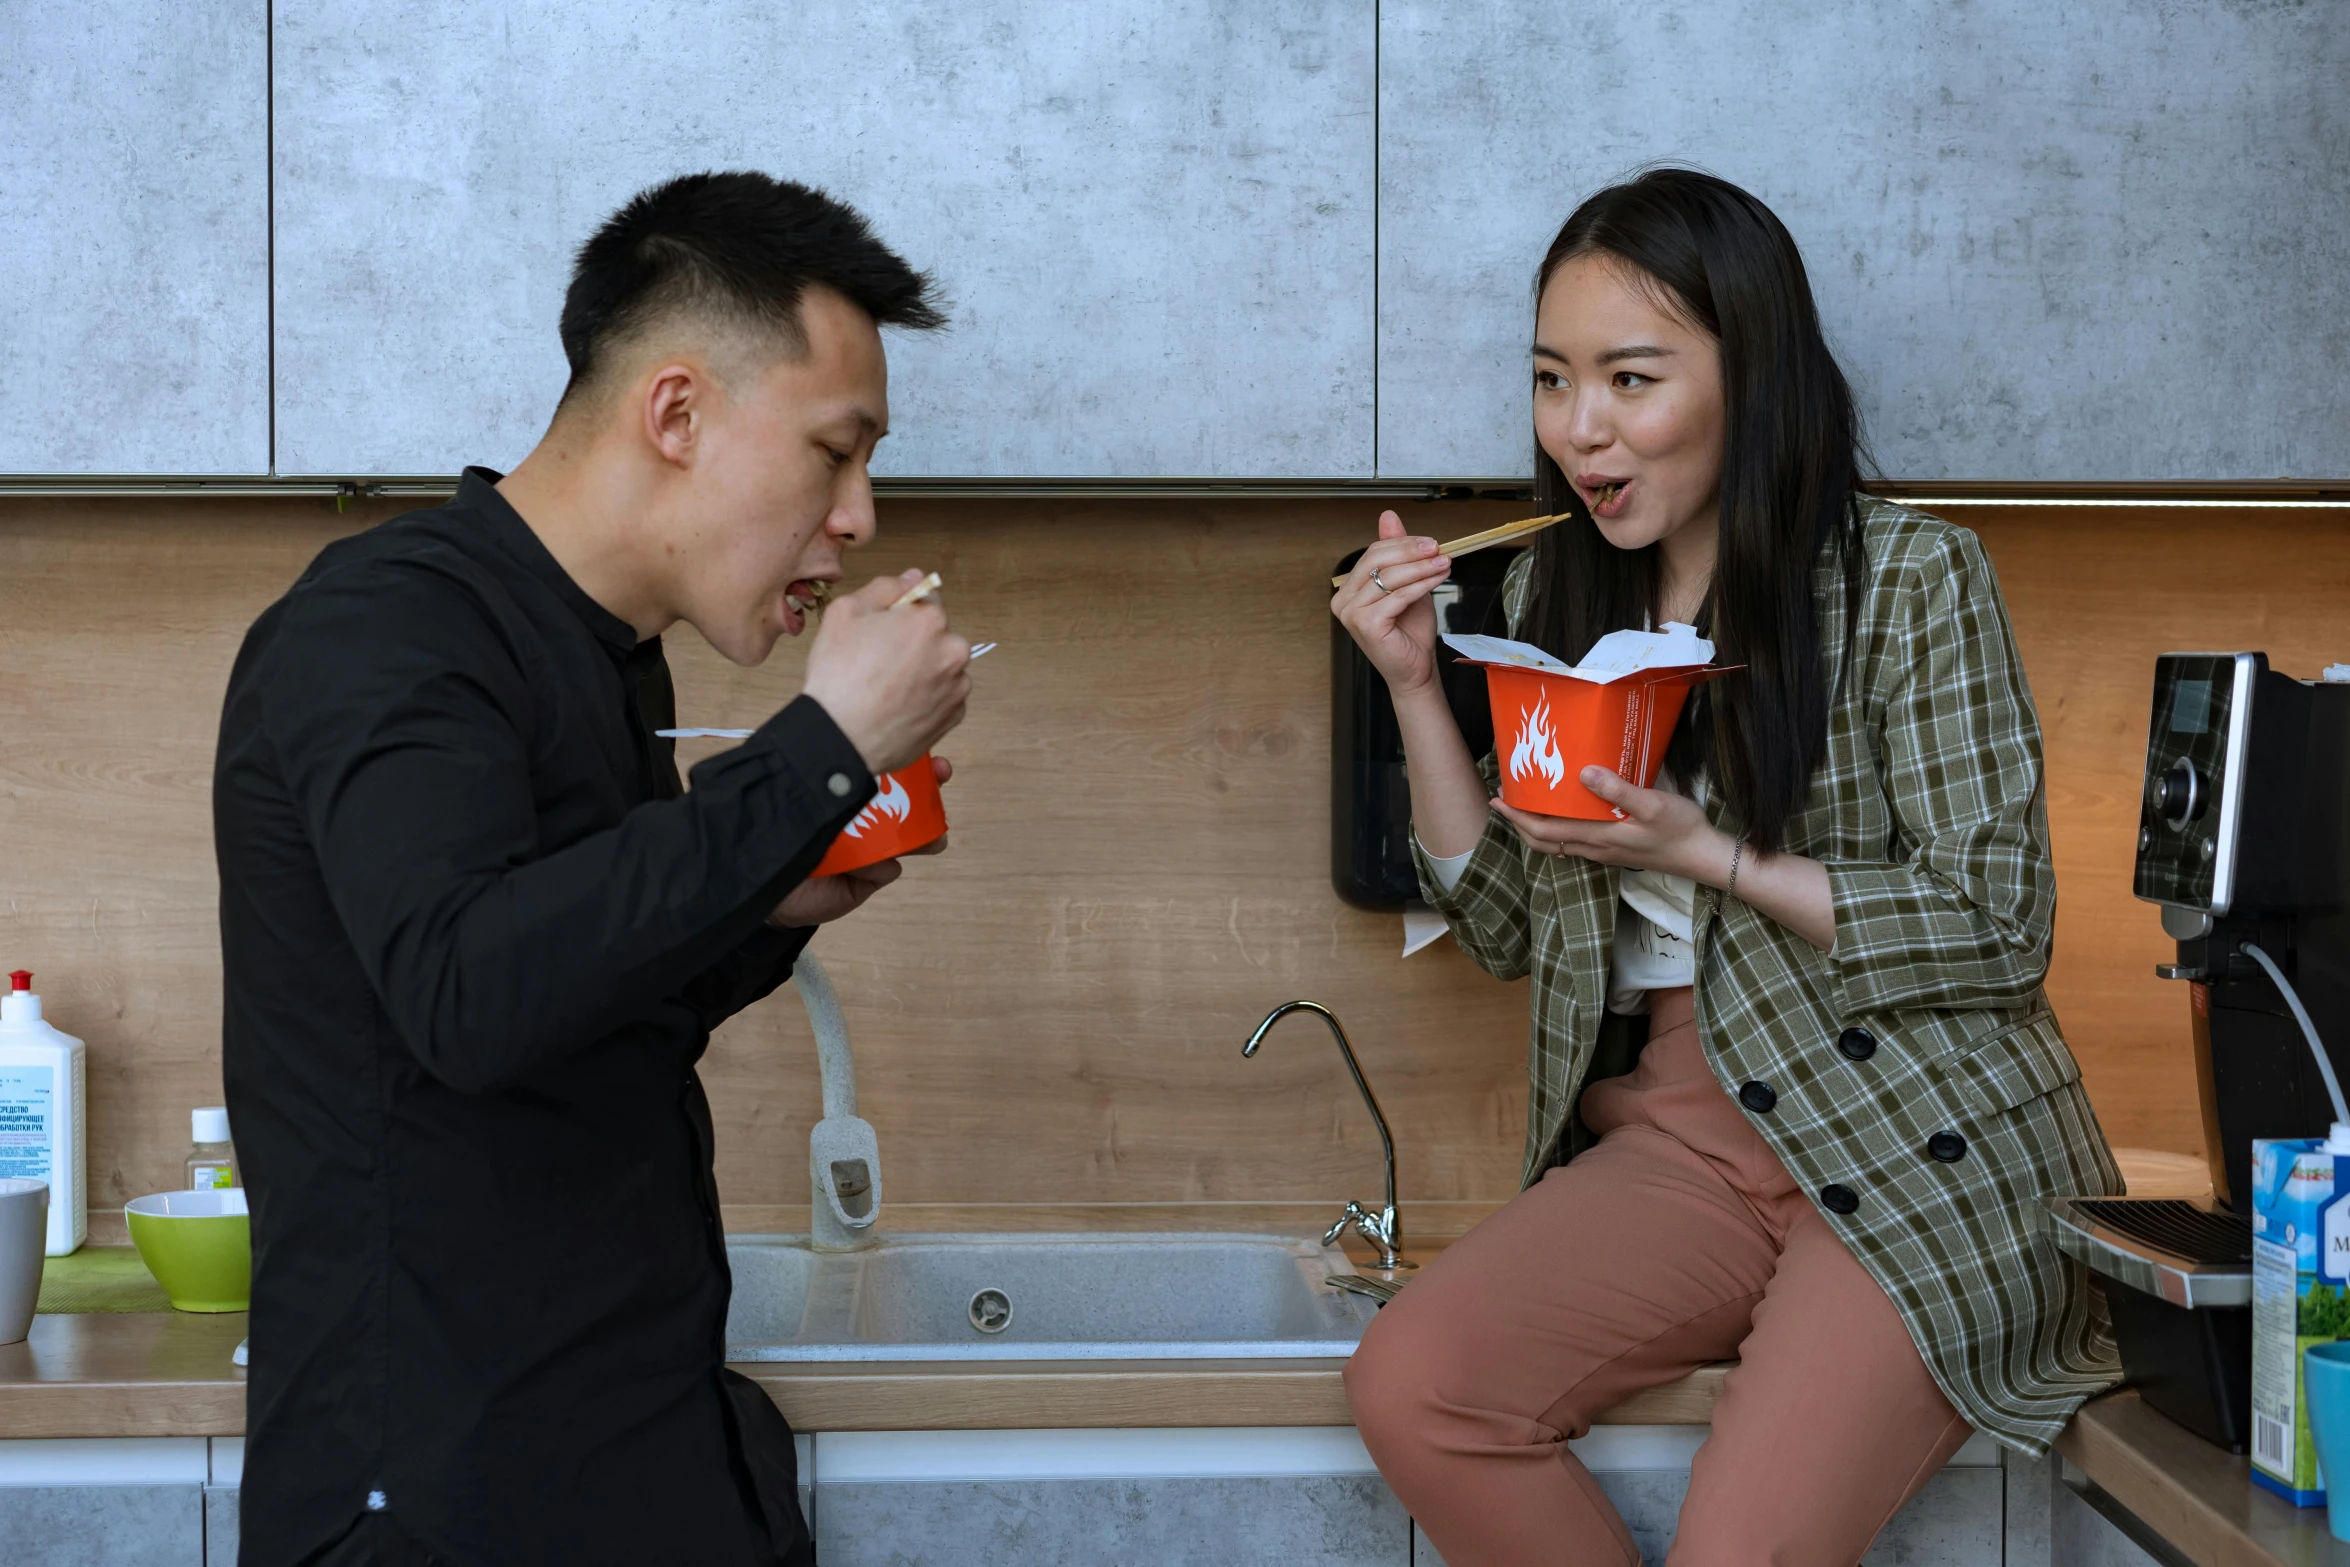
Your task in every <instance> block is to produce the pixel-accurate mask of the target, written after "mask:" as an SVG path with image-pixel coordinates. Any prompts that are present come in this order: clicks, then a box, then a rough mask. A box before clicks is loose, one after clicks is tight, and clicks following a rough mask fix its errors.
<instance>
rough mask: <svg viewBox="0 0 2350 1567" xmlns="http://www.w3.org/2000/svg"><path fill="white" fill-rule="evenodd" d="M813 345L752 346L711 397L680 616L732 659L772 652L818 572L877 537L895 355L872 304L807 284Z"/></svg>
mask: <svg viewBox="0 0 2350 1567" xmlns="http://www.w3.org/2000/svg"><path fill="white" fill-rule="evenodd" d="M800 323H801V329H802V331H803V332H804V334H805V335H806V338H807V345H808V346H807V351H806V353H804V354H802V355H798V356H774V357H770V356H760V357H758V358H753V359H746V361H745V363H744V366H743V368H742V369H741V370H739V371H737V372H736V373H735V374H734V375H733V376H732V377H731V378H730V380H729V381H728V383H727V384H725V385H723V386H722V388H721V389H720V395H719V396H717V397H715V398H713V399H712V401H711V403H710V404H709V405H708V407H707V421H706V423H705V424H704V425H703V427H702V430H701V432H700V434H699V436H698V438H697V443H696V444H697V452H696V456H695V461H694V465H693V473H692V479H691V485H692V495H691V503H690V505H691V511H690V517H689V518H688V520H687V522H686V525H685V527H684V528H683V529H681V530H680V531H679V532H678V533H677V534H674V535H672V537H671V538H670V540H669V544H668V547H669V548H671V549H672V550H677V551H681V552H685V557H686V558H685V559H684V561H683V563H682V569H681V571H680V579H679V580H680V584H681V587H682V589H683V594H682V597H683V603H682V604H681V605H680V609H681V611H682V615H683V618H684V619H686V620H688V621H690V622H692V623H693V625H694V628H695V629H696V630H698V631H700V632H701V633H702V636H703V637H704V638H705V639H706V640H707V641H708V642H709V643H710V645H711V646H712V647H714V648H716V649H717V650H718V651H719V652H720V653H721V654H722V655H724V656H725V657H726V658H727V659H728V660H729V661H731V662H733V663H736V664H740V665H742V666H744V667H745V668H748V667H750V666H753V665H756V664H758V663H760V662H762V661H764V660H765V659H766V657H767V655H768V654H769V653H771V652H773V651H774V649H775V641H776V638H777V637H780V636H797V635H798V634H799V633H800V631H801V630H802V629H804V628H805V626H806V625H807V619H808V609H809V608H810V606H812V605H813V603H814V602H815V599H816V596H817V593H818V592H819V591H820V590H819V589H818V587H817V585H818V584H829V583H833V582H837V581H839V580H840V576H841V556H842V553H843V552H844V551H845V550H849V549H855V548H858V547H860V546H862V545H864V544H866V543H868V542H870V541H871V539H872V537H873V528H874V519H873V482H872V477H871V475H870V474H869V473H868V471H867V464H868V463H869V462H870V461H871V459H872V456H873V447H874V443H875V442H877V441H879V440H880V439H881V437H882V435H883V434H885V433H886V432H887V430H888V428H889V367H888V364H887V362H886V360H885V358H884V356H883V353H882V347H881V333H880V331H879V329H877V328H876V327H875V326H874V324H873V320H872V318H871V317H870V316H868V315H866V314H865V312H864V311H862V310H860V309H858V308H857V307H856V306H855V305H853V304H851V303H850V302H849V301H848V300H847V299H845V298H843V297H842V296H841V295H839V294H837V293H835V292H833V291H832V290H831V289H828V288H824V287H820V286H817V287H811V288H809V289H808V291H807V293H806V295H805V296H804V297H803V298H802V300H801V302H800Z"/></svg>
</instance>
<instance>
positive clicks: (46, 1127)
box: [0, 1066, 57, 1181]
mask: <svg viewBox="0 0 2350 1567" xmlns="http://www.w3.org/2000/svg"><path fill="white" fill-rule="evenodd" d="M56 1107H57V1074H56V1071H55V1069H54V1068H51V1067H45V1066H0V1176H10V1175H15V1176H27V1177H30V1178H31V1179H33V1180H36V1181H45V1180H48V1179H49V1161H50V1157H51V1153H52V1150H53V1139H52V1137H51V1127H52V1124H53V1117H54V1116H55V1114H56Z"/></svg>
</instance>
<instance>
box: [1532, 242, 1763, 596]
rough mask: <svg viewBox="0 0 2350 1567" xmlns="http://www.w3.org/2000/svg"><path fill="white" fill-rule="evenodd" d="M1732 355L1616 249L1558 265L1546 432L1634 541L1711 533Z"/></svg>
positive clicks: (1539, 346) (1544, 309) (1542, 367)
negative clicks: (1665, 300)
mask: <svg viewBox="0 0 2350 1567" xmlns="http://www.w3.org/2000/svg"><path fill="white" fill-rule="evenodd" d="M1722 424H1723V416H1722V356H1721V350H1720V348H1719V346H1718V345H1717V344H1716V343H1715V342H1714V339H1713V338H1712V336H1710V335H1709V334H1708V333H1707V332H1706V331H1705V330H1704V329H1703V328H1701V327H1697V326H1693V325H1691V324H1690V323H1689V322H1687V321H1684V320H1682V319H1681V318H1680V317H1679V316H1678V315H1676V314H1674V313H1672V312H1671V311H1669V310H1667V309H1666V308H1665V307H1664V306H1663V305H1662V304H1661V303H1660V296H1659V291H1658V290H1657V289H1656V287H1655V286H1654V285H1652V284H1649V283H1647V282H1646V281H1645V280H1644V279H1643V278H1642V277H1641V276H1640V275H1639V274H1637V273H1635V272H1633V271H1632V269H1631V268H1630V267H1629V266H1628V265H1627V264H1626V263H1624V262H1622V261H1619V260H1617V259H1616V258H1614V257H1612V256H1605V255H1590V256H1578V257H1576V258H1575V259H1574V260H1572V261H1568V262H1565V263H1564V264H1562V265H1561V266H1560V267H1559V269H1558V270H1557V271H1556V272H1553V273H1552V274H1551V275H1550V282H1549V283H1548V284H1547V285H1545V286H1544V288H1543V290H1542V300H1541V303H1540V305H1539V306H1538V307H1537V308H1536V310H1535V315H1534V438H1535V439H1536V440H1537V441H1539V442H1541V444H1542V449H1543V450H1544V451H1545V452H1547V453H1549V455H1550V460H1551V461H1552V462H1555V463H1557V464H1558V465H1559V471H1560V472H1562V473H1564V474H1565V475H1566V476H1567V480H1568V482H1569V483H1571V484H1572V485H1573V486H1574V487H1575V493H1576V494H1578V495H1580V496H1581V497H1582V498H1583V504H1584V505H1585V506H1587V507H1589V508H1590V510H1591V516H1592V519H1593V520H1594V521H1595V522H1597V523H1598V524H1599V531H1600V532H1601V533H1602V534H1604V535H1606V537H1607V541H1608V542H1609V543H1610V544H1613V545H1614V546H1616V548H1618V549H1625V550H1633V549H1640V548H1643V547H1644V546H1647V545H1650V544H1655V543H1658V542H1660V541H1663V540H1666V539H1670V538H1673V537H1674V536H1676V535H1681V534H1683V533H1684V531H1685V530H1696V531H1695V532H1694V533H1691V534H1689V535H1688V537H1689V538H1690V540H1691V542H1695V541H1696V540H1697V539H1700V538H1702V539H1704V540H1706V541H1709V542H1710V541H1711V540H1712V538H1713V537H1714V530H1715V520H1716V517H1717V515H1718V512H1719V509H1720V499H1721V488H1722Z"/></svg>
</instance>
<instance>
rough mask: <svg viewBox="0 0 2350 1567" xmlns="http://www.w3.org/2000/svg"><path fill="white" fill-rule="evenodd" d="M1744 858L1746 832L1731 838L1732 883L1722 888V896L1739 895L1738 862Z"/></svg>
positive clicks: (1733, 896) (1732, 896)
mask: <svg viewBox="0 0 2350 1567" xmlns="http://www.w3.org/2000/svg"><path fill="white" fill-rule="evenodd" d="M1744 858H1746V834H1744V833H1740V834H1739V835H1738V836H1737V837H1735V838H1733V839H1731V840H1730V885H1728V886H1727V887H1724V888H1723V889H1722V896H1724V897H1726V898H1735V897H1737V896H1738V862H1739V861H1740V860H1742V859H1744Z"/></svg>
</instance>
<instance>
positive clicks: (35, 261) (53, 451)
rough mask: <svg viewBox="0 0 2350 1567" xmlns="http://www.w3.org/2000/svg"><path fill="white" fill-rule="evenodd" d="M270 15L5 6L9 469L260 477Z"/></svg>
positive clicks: (1, 141) (2, 267)
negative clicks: (254, 475) (245, 475)
mask: <svg viewBox="0 0 2350 1567" xmlns="http://www.w3.org/2000/svg"><path fill="white" fill-rule="evenodd" d="M268 17H269V13H268V7H267V5H266V4H265V3H264V0H169V3H161V0H145V3H142V4H136V5H92V4H90V3H89V0H8V4H7V5H6V6H5V7H4V8H0V279H4V280H5V281H4V282H0V352H4V353H5V356H6V358H5V368H4V369H0V473H57V474H69V473H70V474H101V473H121V474H261V473H267V472H268V471H269V107H268V106H269V79H268V73H269V20H268Z"/></svg>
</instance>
